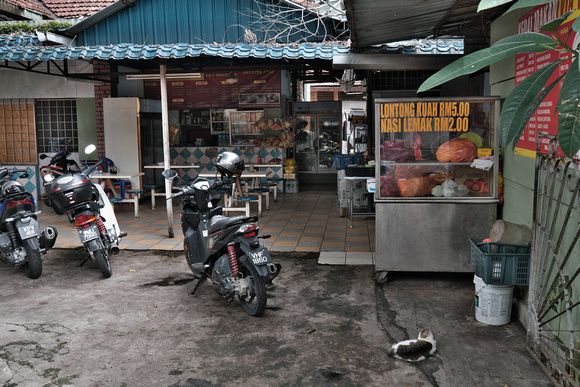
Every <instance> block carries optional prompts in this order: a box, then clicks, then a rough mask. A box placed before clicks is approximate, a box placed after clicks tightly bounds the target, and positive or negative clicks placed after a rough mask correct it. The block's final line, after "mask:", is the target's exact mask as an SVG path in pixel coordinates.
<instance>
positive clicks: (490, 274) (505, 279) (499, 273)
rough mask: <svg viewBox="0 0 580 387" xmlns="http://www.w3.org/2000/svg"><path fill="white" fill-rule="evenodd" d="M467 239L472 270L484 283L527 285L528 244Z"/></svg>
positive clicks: (528, 268)
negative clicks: (469, 245) (469, 244)
mask: <svg viewBox="0 0 580 387" xmlns="http://www.w3.org/2000/svg"><path fill="white" fill-rule="evenodd" d="M469 241H470V242H471V264H472V265H473V271H474V272H475V274H476V275H477V276H478V277H480V278H481V279H482V280H483V282H484V283H485V284H486V285H521V286H526V285H528V283H529V278H530V250H531V248H530V246H523V245H509V244H505V243H493V242H486V243H483V239H470V240H469Z"/></svg>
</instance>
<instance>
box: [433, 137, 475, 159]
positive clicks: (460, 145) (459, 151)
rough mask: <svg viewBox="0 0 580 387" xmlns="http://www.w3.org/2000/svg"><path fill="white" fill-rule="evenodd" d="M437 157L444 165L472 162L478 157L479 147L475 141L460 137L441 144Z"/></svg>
mask: <svg viewBox="0 0 580 387" xmlns="http://www.w3.org/2000/svg"><path fill="white" fill-rule="evenodd" d="M436 156H437V160H439V161H440V162H442V163H444V162H448V161H450V162H452V163H460V162H471V161H473V160H475V158H476V157H477V147H476V146H475V144H474V143H473V141H471V140H468V139H466V138H460V137H458V138H454V139H452V140H449V141H447V142H446V143H444V144H441V146H440V147H439V149H437V154H436Z"/></svg>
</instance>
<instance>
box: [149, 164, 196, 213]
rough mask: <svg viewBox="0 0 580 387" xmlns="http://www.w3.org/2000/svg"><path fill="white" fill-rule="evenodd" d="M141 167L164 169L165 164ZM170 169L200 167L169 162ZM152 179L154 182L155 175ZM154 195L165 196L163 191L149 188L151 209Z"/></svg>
mask: <svg viewBox="0 0 580 387" xmlns="http://www.w3.org/2000/svg"><path fill="white" fill-rule="evenodd" d="M143 168H147V169H163V170H164V169H165V165H163V164H152V165H144V166H143ZM169 168H171V169H198V168H201V167H200V166H199V165H196V164H171V165H169ZM153 179H154V180H153V181H154V182H155V176H153ZM156 196H163V197H165V192H157V190H156V189H155V188H152V189H151V209H152V210H154V209H155V197H156Z"/></svg>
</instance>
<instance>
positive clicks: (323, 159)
mask: <svg viewBox="0 0 580 387" xmlns="http://www.w3.org/2000/svg"><path fill="white" fill-rule="evenodd" d="M339 154H340V148H339V143H338V142H336V141H326V142H325V143H324V144H323V145H322V146H321V148H320V150H319V151H318V155H319V162H320V165H325V166H327V167H328V168H331V167H332V166H333V165H334V156H336V155H339Z"/></svg>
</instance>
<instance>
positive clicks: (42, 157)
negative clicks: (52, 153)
mask: <svg viewBox="0 0 580 387" xmlns="http://www.w3.org/2000/svg"><path fill="white" fill-rule="evenodd" d="M39 157H40V159H41V160H44V159H46V158H47V157H48V156H47V155H45V154H44V153H43V154H41V155H40V156H39Z"/></svg>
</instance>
